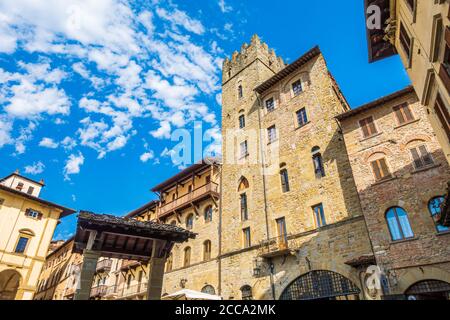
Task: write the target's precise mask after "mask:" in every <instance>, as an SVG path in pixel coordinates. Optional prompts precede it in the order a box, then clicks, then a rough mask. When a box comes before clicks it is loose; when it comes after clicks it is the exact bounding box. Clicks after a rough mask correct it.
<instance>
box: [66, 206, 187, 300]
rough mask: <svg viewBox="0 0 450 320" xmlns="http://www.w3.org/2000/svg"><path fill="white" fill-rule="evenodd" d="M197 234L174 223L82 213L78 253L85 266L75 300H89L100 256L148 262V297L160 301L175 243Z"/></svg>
mask: <svg viewBox="0 0 450 320" xmlns="http://www.w3.org/2000/svg"><path fill="white" fill-rule="evenodd" d="M195 237H196V234H195V233H192V232H190V231H187V230H185V229H183V228H180V227H177V226H173V225H165V224H160V223H155V222H142V221H137V220H134V219H130V218H126V217H125V218H120V217H115V216H111V215H97V214H94V213H91V212H86V211H82V212H80V214H79V216H78V223H77V233H76V235H75V246H74V252H75V253H80V254H83V266H82V268H81V274H80V286H79V288H78V289H77V292H76V294H75V300H89V297H90V292H91V286H92V282H93V279H94V275H95V271H96V267H97V262H98V259H99V258H100V257H108V258H116V259H124V260H137V261H139V262H141V263H145V264H148V266H149V271H148V286H147V299H148V300H160V299H161V290H162V282H163V276H164V266H165V263H166V259H167V257H168V256H169V254H170V252H171V250H172V248H173V246H174V244H175V243H182V242H185V241H187V240H189V239H194V238H195Z"/></svg>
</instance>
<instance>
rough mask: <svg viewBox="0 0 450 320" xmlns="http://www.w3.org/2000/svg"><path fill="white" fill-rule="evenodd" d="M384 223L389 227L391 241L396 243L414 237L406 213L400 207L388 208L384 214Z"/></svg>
mask: <svg viewBox="0 0 450 320" xmlns="http://www.w3.org/2000/svg"><path fill="white" fill-rule="evenodd" d="M386 221H387V224H388V226H389V232H390V233H391V237H392V240H394V241H398V240H403V239H410V238H413V237H414V233H413V231H412V229H411V225H410V224H409V218H408V213H407V212H406V211H405V209H403V208H400V207H393V208H390V209H389V210H388V211H387V212H386Z"/></svg>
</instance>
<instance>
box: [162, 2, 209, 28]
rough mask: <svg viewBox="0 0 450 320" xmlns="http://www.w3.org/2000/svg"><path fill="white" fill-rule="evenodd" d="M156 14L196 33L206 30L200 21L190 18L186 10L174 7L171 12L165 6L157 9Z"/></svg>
mask: <svg viewBox="0 0 450 320" xmlns="http://www.w3.org/2000/svg"><path fill="white" fill-rule="evenodd" d="M156 14H157V15H158V16H159V17H160V18H162V19H164V20H167V21H169V22H171V23H172V24H173V25H175V26H182V27H184V28H185V29H186V30H188V31H190V32H193V33H196V34H203V33H204V32H205V28H204V27H203V25H202V23H201V22H200V21H198V20H195V19H191V18H189V17H188V16H187V14H186V13H185V12H183V11H180V10H178V9H172V10H171V11H170V12H169V11H167V10H165V9H163V8H158V9H156Z"/></svg>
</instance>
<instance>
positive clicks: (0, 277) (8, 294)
mask: <svg viewBox="0 0 450 320" xmlns="http://www.w3.org/2000/svg"><path fill="white" fill-rule="evenodd" d="M20 279H21V276H20V274H19V273H18V272H17V271H15V270H5V271H2V272H0V300H14V299H15V298H16V295H17V290H18V289H19V286H20Z"/></svg>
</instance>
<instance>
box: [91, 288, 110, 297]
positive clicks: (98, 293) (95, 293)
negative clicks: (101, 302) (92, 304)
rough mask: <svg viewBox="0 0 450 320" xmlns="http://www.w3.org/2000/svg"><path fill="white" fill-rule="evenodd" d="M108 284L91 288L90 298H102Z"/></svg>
mask: <svg viewBox="0 0 450 320" xmlns="http://www.w3.org/2000/svg"><path fill="white" fill-rule="evenodd" d="M107 290H108V286H105V285H101V286H97V287H93V288H92V289H91V298H102V297H103V296H105V295H106V292H107Z"/></svg>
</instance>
